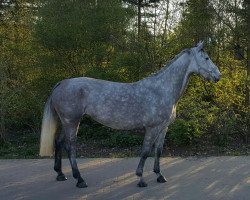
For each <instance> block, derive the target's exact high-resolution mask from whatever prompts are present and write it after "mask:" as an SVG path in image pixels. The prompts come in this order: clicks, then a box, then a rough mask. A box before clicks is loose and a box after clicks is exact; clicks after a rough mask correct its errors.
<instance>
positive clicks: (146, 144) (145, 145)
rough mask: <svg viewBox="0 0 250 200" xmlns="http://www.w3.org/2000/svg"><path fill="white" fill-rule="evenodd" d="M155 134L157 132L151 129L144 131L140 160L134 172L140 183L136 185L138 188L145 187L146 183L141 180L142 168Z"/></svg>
mask: <svg viewBox="0 0 250 200" xmlns="http://www.w3.org/2000/svg"><path fill="white" fill-rule="evenodd" d="M156 133H157V132H156V131H155V130H154V129H153V128H150V129H149V128H148V129H146V134H145V137H144V141H143V147H142V153H141V159H140V162H139V164H138V167H137V170H136V175H137V176H138V177H139V178H140V181H139V183H138V184H137V186H138V187H147V183H146V182H145V181H144V178H143V168H144V165H145V162H146V159H147V157H148V156H149V154H150V151H151V148H152V145H153V143H154V141H155V137H156Z"/></svg>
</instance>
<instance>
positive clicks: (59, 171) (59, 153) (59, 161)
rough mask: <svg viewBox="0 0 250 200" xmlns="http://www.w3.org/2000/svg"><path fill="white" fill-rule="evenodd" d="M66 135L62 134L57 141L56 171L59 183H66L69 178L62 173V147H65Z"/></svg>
mask: <svg viewBox="0 0 250 200" xmlns="http://www.w3.org/2000/svg"><path fill="white" fill-rule="evenodd" d="M64 140H65V137H64V133H63V132H62V133H61V134H60V135H59V136H58V137H57V138H56V141H55V165H54V170H55V171H56V172H57V174H58V175H57V177H56V180H57V181H65V180H67V178H66V177H65V175H64V174H63V173H62V147H63V145H64Z"/></svg>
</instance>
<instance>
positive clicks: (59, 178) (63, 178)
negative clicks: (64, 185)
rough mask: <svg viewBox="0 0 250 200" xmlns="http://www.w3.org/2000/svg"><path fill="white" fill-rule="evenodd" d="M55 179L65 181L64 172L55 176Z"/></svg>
mask: <svg viewBox="0 0 250 200" xmlns="http://www.w3.org/2000/svg"><path fill="white" fill-rule="evenodd" d="M56 180H57V181H66V180H67V177H65V176H64V174H60V175H58V176H57V177H56Z"/></svg>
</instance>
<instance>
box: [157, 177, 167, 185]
mask: <svg viewBox="0 0 250 200" xmlns="http://www.w3.org/2000/svg"><path fill="white" fill-rule="evenodd" d="M157 182H158V183H165V182H167V180H166V178H165V177H164V176H162V175H160V176H159V177H158V178H157Z"/></svg>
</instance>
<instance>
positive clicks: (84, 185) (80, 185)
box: [76, 181, 88, 188]
mask: <svg viewBox="0 0 250 200" xmlns="http://www.w3.org/2000/svg"><path fill="white" fill-rule="evenodd" d="M76 187H78V188H86V187H88V185H87V183H85V181H82V182H77V184H76Z"/></svg>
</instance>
